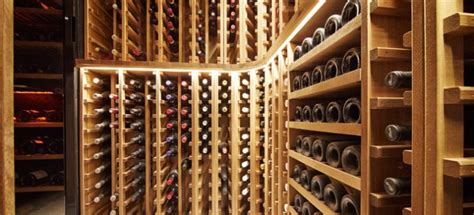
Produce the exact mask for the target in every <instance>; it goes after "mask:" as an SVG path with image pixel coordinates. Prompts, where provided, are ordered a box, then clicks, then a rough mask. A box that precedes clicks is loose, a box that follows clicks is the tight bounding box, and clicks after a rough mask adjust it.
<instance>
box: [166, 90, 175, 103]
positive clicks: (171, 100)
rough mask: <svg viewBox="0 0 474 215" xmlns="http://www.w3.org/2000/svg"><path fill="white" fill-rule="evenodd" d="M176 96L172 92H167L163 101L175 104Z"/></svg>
mask: <svg viewBox="0 0 474 215" xmlns="http://www.w3.org/2000/svg"><path fill="white" fill-rule="evenodd" d="M177 98H178V97H177V96H176V94H174V93H168V94H166V95H165V101H166V103H168V104H176V100H177Z"/></svg>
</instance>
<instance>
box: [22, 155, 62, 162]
mask: <svg viewBox="0 0 474 215" xmlns="http://www.w3.org/2000/svg"><path fill="white" fill-rule="evenodd" d="M63 158H64V154H33V155H15V160H24V161H26V160H60V159H63Z"/></svg>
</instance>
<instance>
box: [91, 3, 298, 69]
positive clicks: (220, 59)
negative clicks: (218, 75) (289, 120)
mask: <svg viewBox="0 0 474 215" xmlns="http://www.w3.org/2000/svg"><path fill="white" fill-rule="evenodd" d="M166 2H167V1H166V0H146V1H143V2H140V1H137V0H114V1H106V2H96V1H86V2H85V16H84V17H85V23H86V25H85V29H84V33H85V40H86V43H85V52H84V53H85V56H84V58H85V59H90V60H115V61H137V60H140V61H156V62H186V63H199V62H201V63H218V64H227V63H232V64H239V63H247V62H252V61H255V60H257V58H258V57H260V58H261V57H263V56H264V54H266V52H267V50H268V49H269V48H270V45H271V41H274V40H275V39H276V37H277V36H278V34H279V33H280V32H282V30H283V27H284V25H285V23H286V22H287V21H289V19H290V18H291V16H292V15H293V11H294V9H293V8H292V5H290V4H289V3H288V2H287V1H283V0H258V1H254V2H253V3H248V2H247V1H236V2H237V7H236V16H237V20H236V26H237V29H236V40H235V43H230V42H229V40H228V39H229V35H230V32H229V23H230V21H229V17H228V15H229V11H230V8H229V3H228V2H227V1H224V0H218V1H217V4H218V5H217V29H218V30H217V31H218V36H213V35H211V34H210V30H209V26H210V9H209V7H210V3H209V1H207V0H192V1H179V6H178V9H177V11H176V12H177V15H178V16H179V22H178V23H179V26H177V30H178V37H177V38H176V43H178V46H179V48H178V52H177V53H173V52H172V50H171V47H170V45H169V44H168V42H167V41H166V36H167V35H168V33H167V27H166V22H165V20H167V18H166V12H165V9H166V8H167V6H166V5H167V3H166ZM109 4H110V5H109ZM114 4H115V5H114ZM117 5H119V6H121V7H120V8H118V9H113V7H117ZM155 7H156V10H155V11H154V12H153V13H152V12H150V9H152V8H155ZM199 10H202V11H203V19H202V20H200V17H199V15H198V11H199ZM188 14H189V15H190V16H187V15H188ZM155 19H156V25H154V24H153V23H152V21H151V20H155ZM199 23H201V24H202V25H203V26H204V31H203V35H202V36H203V38H204V41H205V48H204V50H203V51H204V56H203V57H202V58H200V57H199V56H198V53H197V49H198V46H199V45H198V41H197V37H198V31H199V29H198V24H199ZM134 50H140V51H142V52H144V53H145V55H144V56H145V57H144V59H136V56H134V55H132V54H131V53H132V52H133V51H134Z"/></svg>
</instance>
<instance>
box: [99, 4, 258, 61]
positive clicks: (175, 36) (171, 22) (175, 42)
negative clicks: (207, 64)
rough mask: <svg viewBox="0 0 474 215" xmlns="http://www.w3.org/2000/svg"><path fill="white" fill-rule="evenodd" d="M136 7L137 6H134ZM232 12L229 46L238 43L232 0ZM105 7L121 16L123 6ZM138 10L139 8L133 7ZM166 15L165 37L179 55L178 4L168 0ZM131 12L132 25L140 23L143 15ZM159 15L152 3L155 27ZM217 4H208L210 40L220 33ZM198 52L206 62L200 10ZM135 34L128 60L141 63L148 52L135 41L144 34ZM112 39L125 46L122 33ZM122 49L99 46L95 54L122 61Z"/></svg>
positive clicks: (200, 10)
mask: <svg viewBox="0 0 474 215" xmlns="http://www.w3.org/2000/svg"><path fill="white" fill-rule="evenodd" d="M134 4H135V3H134ZM249 4H250V7H251V8H254V9H256V6H255V2H253V1H251V2H250V3H249ZM228 6H229V13H228V19H229V23H228V32H229V37H228V42H229V44H231V45H233V44H234V43H235V41H236V35H237V33H236V32H237V12H238V11H236V8H237V2H236V1H235V0H231V1H230V2H229V5H228ZM105 7H111V8H112V9H113V10H115V11H117V12H118V14H120V15H121V14H122V5H121V3H120V2H116V3H112V4H111V5H108V6H107V5H106V6H105ZM135 7H137V6H136V5H135V6H134V7H131V8H135ZM141 7H145V5H142V6H141ZM163 10H164V14H165V16H164V17H163V22H164V26H165V29H166V34H165V41H166V43H167V44H168V48H169V50H170V51H171V52H172V54H174V55H176V54H177V53H178V52H179V24H180V16H179V2H178V1H175V0H166V3H165V4H164V7H163ZM130 11H131V12H130V13H128V15H127V16H129V20H132V21H133V20H136V22H131V21H129V22H130V23H131V24H133V23H139V20H140V18H141V15H140V14H136V15H134V13H133V12H134V10H130ZM139 11H140V10H138V9H136V11H135V13H139ZM157 12H158V6H157V5H156V2H154V1H152V2H151V5H150V9H149V13H150V15H151V16H150V23H151V24H152V25H158V23H159V21H158V18H157V16H156V13H157ZM218 13H219V12H218V1H216V0H211V1H210V2H209V26H208V28H209V36H211V37H216V36H217V32H218V18H217V17H218ZM197 16H198V20H197V29H198V31H197V42H198V44H199V45H198V46H197V50H196V54H197V56H198V58H199V59H200V61H201V62H203V61H204V58H205V55H206V53H205V51H206V49H205V35H206V34H205V17H204V12H203V10H202V9H199V10H198V11H197ZM117 17H119V18H118V21H119V22H121V19H122V18H121V16H117ZM134 27H137V28H138V27H139V26H134ZM119 28H121V25H119ZM133 31H134V32H133V33H132V34H131V35H135V36H134V37H131V38H128V42H127V44H129V45H130V47H131V48H132V50H130V52H129V58H131V59H134V60H138V61H142V60H145V59H146V54H145V51H144V50H143V49H142V48H140V45H139V44H140V41H134V40H137V39H138V38H141V36H140V33H141V31H137V30H133ZM111 38H112V40H113V41H114V42H117V43H122V37H121V35H120V34H118V33H117V34H113V35H112V37H111ZM121 51H122V50H121V49H120V48H119V47H117V48H116V49H113V50H111V51H110V52H109V51H107V50H104V49H103V48H100V47H96V48H95V52H98V53H101V54H102V55H103V57H104V58H108V59H112V58H113V56H116V57H118V58H121V57H122V56H121V54H122V53H121Z"/></svg>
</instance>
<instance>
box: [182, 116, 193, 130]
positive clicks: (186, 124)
mask: <svg viewBox="0 0 474 215" xmlns="http://www.w3.org/2000/svg"><path fill="white" fill-rule="evenodd" d="M189 128H191V120H189V119H186V120H183V121H182V122H181V129H182V130H183V131H187V130H189Z"/></svg>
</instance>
